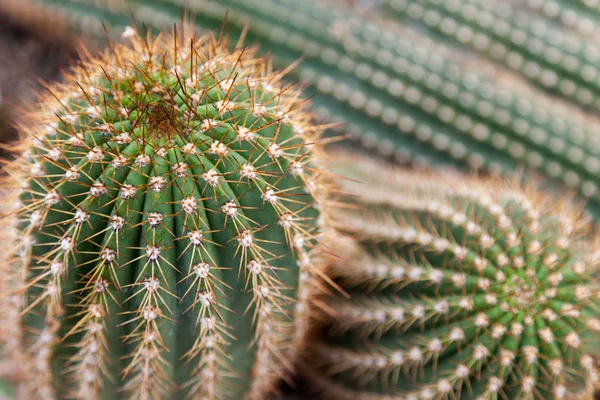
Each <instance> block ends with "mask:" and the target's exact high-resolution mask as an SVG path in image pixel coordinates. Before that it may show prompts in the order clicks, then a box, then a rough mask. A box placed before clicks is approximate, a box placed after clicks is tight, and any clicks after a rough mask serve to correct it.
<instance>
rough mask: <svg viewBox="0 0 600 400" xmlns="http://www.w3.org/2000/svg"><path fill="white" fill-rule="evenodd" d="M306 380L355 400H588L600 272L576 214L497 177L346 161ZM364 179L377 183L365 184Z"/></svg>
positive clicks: (338, 163) (338, 167)
mask: <svg viewBox="0 0 600 400" xmlns="http://www.w3.org/2000/svg"><path fill="white" fill-rule="evenodd" d="M333 164H334V165H333V169H334V171H338V172H339V173H340V174H341V175H343V176H345V177H349V178H351V179H348V180H346V181H342V183H341V186H342V190H343V191H344V192H346V193H347V194H348V195H349V196H350V197H349V198H348V200H349V201H350V202H351V203H353V204H355V205H356V207H350V208H349V207H344V208H340V209H339V210H337V211H335V212H334V217H333V218H334V220H335V226H336V228H337V229H339V231H340V232H341V233H342V236H340V237H336V238H335V239H334V241H332V243H333V246H334V253H335V254H339V255H341V256H340V258H339V259H333V260H332V262H331V265H330V269H329V270H330V274H331V276H332V277H333V278H334V279H335V281H336V283H338V284H339V285H340V286H341V287H342V288H343V289H344V291H346V292H347V293H348V294H349V295H350V297H349V299H348V298H347V297H344V296H341V295H336V296H334V298H332V299H330V298H328V297H326V298H325V299H323V300H322V301H323V302H326V303H327V305H328V309H329V310H333V311H332V312H329V313H318V314H317V315H316V317H315V319H316V321H317V323H316V327H315V330H316V331H318V332H322V333H323V335H324V338H323V339H318V338H316V339H315V340H314V343H313V342H308V343H309V351H308V353H309V355H308V356H307V357H308V365H310V366H312V367H314V366H315V365H316V366H317V370H316V372H312V373H311V372H310V371H308V374H309V375H311V376H312V377H313V381H314V383H315V384H316V385H317V386H319V387H321V389H323V391H324V392H325V393H326V394H327V395H328V396H329V397H327V398H340V399H341V398H345V399H348V398H350V399H353V398H357V399H358V398H360V399H371V398H372V399H388V398H394V399H395V398H397V399H434V398H435V399H446V398H448V399H453V398H466V399H470V398H473V399H495V398H510V399H543V398H552V399H565V398H572V399H581V398H588V397H589V398H591V393H592V392H593V387H594V384H595V382H596V381H597V373H596V369H595V368H596V366H595V361H594V358H593V357H595V356H597V354H598V351H599V350H600V348H599V346H598V339H597V338H598V332H599V331H600V319H599V318H598V315H599V313H598V312H599V309H598V305H599V304H600V290H599V287H598V284H597V283H596V282H595V280H594V278H593V276H592V273H593V272H594V271H596V270H597V267H598V262H599V260H598V254H597V253H596V252H595V251H593V248H594V243H591V242H589V241H588V238H587V237H586V236H585V234H586V229H587V228H586V227H585V224H586V220H585V219H584V218H582V215H581V209H580V206H578V205H574V204H571V203H570V202H568V201H562V200H556V199H551V198H550V199H549V198H547V197H545V196H544V195H543V194H541V193H539V192H536V191H533V190H531V189H527V188H521V187H520V186H519V185H517V184H514V183H508V182H503V181H499V180H498V179H487V180H482V179H479V178H465V177H461V176H460V175H457V174H451V173H435V174H434V173H426V172H425V173H423V172H415V171H402V170H397V171H388V170H386V169H385V167H384V166H383V165H382V164H380V163H377V162H374V161H367V160H363V161H359V162H357V161H356V157H355V156H354V157H347V158H344V157H341V158H338V159H335V160H334V161H333ZM367 178H368V179H367Z"/></svg>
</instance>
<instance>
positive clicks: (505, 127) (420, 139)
mask: <svg viewBox="0 0 600 400" xmlns="http://www.w3.org/2000/svg"><path fill="white" fill-rule="evenodd" d="M390 1H391V0H390ZM44 3H46V4H50V5H52V6H53V7H55V8H56V9H58V10H61V12H63V13H64V14H65V15H66V16H67V17H71V18H72V19H73V21H74V22H75V23H81V21H82V18H83V17H85V21H86V23H85V26H94V27H96V28H97V27H99V26H100V22H99V21H104V22H106V24H107V25H108V26H109V28H110V27H111V26H112V27H115V28H116V30H117V31H120V30H121V26H122V25H123V24H126V23H128V22H129V12H131V13H133V14H134V15H135V16H136V18H137V20H138V21H143V22H144V23H145V24H149V25H150V26H152V27H162V26H168V25H170V24H172V23H174V22H176V21H179V20H180V19H181V16H182V14H183V12H184V10H185V9H186V7H187V10H188V11H190V13H191V14H192V15H194V18H193V21H192V22H193V23H194V24H195V26H196V27H197V28H198V29H200V30H206V29H220V28H221V26H222V21H223V18H224V17H225V15H227V24H226V29H227V31H228V32H229V33H230V34H231V35H232V36H234V37H235V36H239V35H241V34H242V32H243V29H244V27H245V26H246V24H248V23H249V26H248V27H249V29H248V33H247V34H248V40H250V41H252V42H256V43H259V44H260V46H261V48H262V49H263V50H264V51H270V53H271V54H272V55H273V58H274V60H275V62H276V63H278V65H289V64H290V63H292V62H295V61H296V60H298V59H300V58H302V62H301V63H300V64H299V66H298V68H296V69H295V70H294V71H293V72H292V73H291V74H290V78H295V79H298V80H301V81H302V82H304V83H306V84H307V89H306V90H307V92H308V94H313V93H316V95H315V96H314V99H313V104H314V107H315V112H316V113H317V114H318V115H319V116H322V117H324V118H326V119H327V120H328V121H331V122H343V123H344V124H343V125H342V126H343V129H344V131H343V132H344V133H347V134H348V135H349V136H350V137H351V138H352V139H353V140H351V141H350V142H349V143H351V144H353V145H354V146H355V147H362V148H365V149H367V150H369V151H374V152H376V153H377V154H379V155H382V156H385V157H389V158H394V159H395V160H396V161H399V162H402V163H412V164H413V165H417V166H421V165H430V164H440V165H453V166H459V167H463V168H464V167H466V168H477V169H481V170H484V171H487V172H492V173H502V174H506V173H511V172H512V171H514V170H515V169H516V168H518V167H521V166H525V167H528V169H527V170H528V171H529V170H535V171H538V172H539V173H540V174H541V175H543V176H545V177H546V178H548V180H549V182H554V183H555V184H557V186H566V187H568V188H570V189H573V190H576V191H578V192H579V194H580V195H582V196H584V197H586V198H589V199H590V201H589V202H588V203H587V204H588V206H587V207H588V210H590V211H591V212H592V213H593V215H595V216H597V215H599V213H600V211H599V209H598V207H599V206H600V193H599V191H598V181H597V174H598V171H599V170H600V160H598V158H597V155H596V153H597V149H598V148H599V146H600V143H599V140H598V137H600V136H599V133H600V124H599V123H598V121H597V119H596V118H595V117H593V116H591V115H589V114H588V113H587V112H586V108H587V109H589V107H592V103H593V101H595V100H590V101H587V100H586V101H585V107H579V106H578V104H579V103H577V102H575V103H573V102H572V101H571V100H569V96H570V95H572V97H574V98H579V97H581V98H585V99H588V100H589V98H590V96H592V95H590V93H592V92H593V85H592V84H591V83H589V82H588V81H587V80H586V79H588V78H589V79H591V78H590V76H593V71H592V72H591V74H592V75H590V76H588V75H589V74H588V73H587V72H586V73H585V74H584V71H583V69H584V64H585V63H584V62H583V61H582V60H584V59H585V57H587V56H586V55H585V54H587V53H590V54H592V55H593V54H595V53H594V51H595V50H594V49H595V48H596V47H595V45H594V44H593V43H591V42H590V40H589V39H587V38H585V37H583V36H582V35H570V36H569V32H570V28H568V27H561V26H559V25H557V24H554V25H552V29H550V30H551V31H555V32H556V33H552V35H559V36H561V37H563V38H564V37H567V36H568V38H569V40H568V43H567V44H565V43H564V42H561V43H562V44H561V46H562V47H560V46H559V47H560V48H556V49H555V48H554V47H549V46H550V45H551V44H548V43H546V42H545V41H543V43H542V49H546V50H548V49H550V50H552V51H550V52H551V53H556V52H557V51H558V53H559V57H562V58H561V60H562V59H563V58H564V59H565V60H567V59H569V60H571V59H572V58H575V59H576V61H574V63H575V64H576V65H577V68H575V69H573V70H572V71H571V70H570V72H569V74H567V75H568V76H567V75H565V78H564V79H563V80H570V81H573V82H576V83H577V85H578V86H577V88H579V89H577V90H575V91H573V90H571V89H569V90H567V92H566V94H564V93H562V92H561V91H560V90H561V89H560V87H559V86H560V85H559V83H556V85H554V86H552V85H550V86H552V87H550V89H552V88H554V89H553V91H552V90H550V91H546V90H539V89H538V88H537V87H536V86H535V85H529V84H528V83H527V79H529V78H528V76H527V74H525V73H524V74H521V72H519V71H520V70H519V71H517V70H511V69H510V68H508V67H506V68H503V67H502V65H498V64H497V63H496V64H494V63H492V62H490V60H489V59H487V55H488V53H486V52H479V54H480V55H481V56H478V55H477V54H475V53H474V52H473V51H471V47H470V46H471V45H472V44H473V43H475V42H473V41H470V42H469V43H466V44H465V46H463V47H458V46H455V43H446V41H445V40H440V37H439V35H431V31H429V32H423V30H422V29H420V27H421V26H420V25H419V24H407V25H405V26H400V25H399V24H398V23H397V21H395V20H394V18H390V17H389V16H388V18H383V17H382V15H383V14H385V13H386V10H388V11H389V9H386V8H385V7H383V8H382V9H381V11H382V13H381V14H382V15H378V13H377V12H376V11H378V10H379V9H378V8H377V7H373V8H374V9H373V10H369V12H367V13H361V14H360V15H359V14H357V13H355V12H354V10H352V9H351V8H348V7H344V6H343V5H341V4H337V3H336V4H337V6H336V7H332V6H331V5H330V4H329V3H322V2H320V3H319V2H315V1H310V0H308V1H303V2H297V1H292V0H265V1H262V0H251V1H241V0H226V1H219V2H217V1H214V0H203V1H201V2H184V1H180V0H160V1H152V2H148V1H142V0H139V1H130V2H123V1H105V2H94V4H93V5H92V4H91V3H90V2H89V1H83V0H78V1H75V0H69V1H60V2H56V1H53V0H45V1H44ZM401 3H402V1H401ZM421 3H423V2H422V1H421V0H415V1H409V2H405V3H403V4H409V5H413V4H414V6H413V7H421V9H423V6H422V5H420V4H421ZM433 3H435V2H433ZM433 3H432V4H433ZM385 4H388V3H385V2H384V6H385ZM423 4H424V3H423ZM427 4H429V2H427ZM435 4H437V3H435ZM461 4H462V3H461ZM493 4H494V7H496V8H500V9H504V8H505V6H504V5H503V4H504V3H501V2H493ZM561 4H562V3H561ZM440 7H442V6H440ZM565 7H566V6H565ZM471 8H473V7H471ZM469 9H470V8H469ZM494 9H495V8H494ZM523 9H524V8H523ZM423 10H424V9H423ZM491 11H493V10H488V11H486V12H491ZM520 12H522V13H525V12H526V11H520ZM528 13H529V14H527V15H528V16H531V18H532V19H533V20H536V21H538V20H540V21H541V22H540V23H543V24H550V23H553V22H552V21H548V20H546V19H545V17H542V16H540V15H538V14H537V13H534V12H532V11H528ZM388 14H389V13H388ZM425 14H427V12H426V10H425V11H422V12H421V14H419V15H425ZM438 14H440V12H438ZM365 15H368V16H369V17H368V18H365ZM394 15H395V14H392V16H394ZM427 15H429V14H427ZM436 15H437V14H436ZM494 15H495V16H494V18H493V20H494V21H496V22H498V21H499V22H498V24H501V25H502V24H504V25H506V23H507V22H506V21H505V20H506V19H509V20H510V21H511V23H513V22H514V23H515V24H516V23H517V22H519V21H521V19H522V18H521V19H519V20H518V21H517V19H516V18H512V17H511V18H509V17H505V16H503V14H502V12H499V14H498V15H496V14H494ZM423 18H424V17H423ZM503 18H504V19H503ZM396 19H397V18H396ZM513 19H514V21H513ZM93 21H95V23H93ZM538 25H539V24H536V26H538ZM453 26H454V25H453ZM544 26H545V25H544ZM415 27H416V28H417V29H413V28H415ZM465 29H466V28H465ZM465 29H461V30H460V32H463V31H464V30H465ZM519 29H520V28H519ZM536 29H537V28H536ZM548 29H549V28H548ZM548 29H546V31H548ZM95 30H98V29H95ZM471 31H472V29H471ZM471 31H469V32H471ZM514 31H515V32H517V27H515V28H514ZM454 32H455V33H456V34H457V35H458V34H459V33H460V32H459V30H458V28H457V29H455V31H454ZM511 32H512V28H511ZM509 35H510V34H509ZM536 35H537V36H536ZM536 35H534V34H533V33H532V34H531V35H529V34H528V35H526V36H525V39H524V42H522V43H521V42H520V44H519V46H520V47H519V49H517V50H518V51H519V52H520V53H519V54H521V53H523V54H525V53H526V52H528V51H529V48H530V47H533V48H537V47H539V45H538V42H540V40H541V39H540V38H539V37H538V36H539V32H537V33H536ZM479 36H481V35H479ZM479 36H477V35H475V33H473V32H471V35H470V36H469V37H471V38H472V39H473V40H474V38H475V37H479ZM490 40H491V39H490ZM507 40H509V39H507ZM572 42H575V44H573V43H572ZM477 43H479V41H477ZM486 43H487V42H486ZM490 43H491V42H490ZM504 46H505V50H506V51H505V53H506V52H508V50H507V49H508V47H510V46H509V45H508V44H505V45H504ZM536 46H537V47H536ZM544 46H545V47H544ZM565 46H566V47H565ZM497 47H498V46H491V44H489V43H488V47H487V48H488V49H489V51H492V50H491V49H492V48H494V49H496V48H497ZM585 49H591V50H589V51H588V50H585ZM513 50H514V49H512V47H511V51H513ZM517 50H514V51H517ZM574 50H577V51H580V52H583V53H585V54H583V53H582V54H580V55H576V54H571V52H572V51H574ZM494 54H495V53H494ZM503 54H504V53H503ZM506 54H508V53H506ZM544 54H545V53H544ZM578 54H579V53H578ZM525 55H528V56H530V57H533V58H532V60H533V61H523V62H522V63H521V64H522V65H524V67H523V68H524V70H527V71H529V70H533V71H534V72H535V74H534V75H535V76H532V77H531V80H533V81H535V82H538V83H539V81H540V80H541V81H544V80H545V79H546V78H545V77H546V76H547V75H548V74H550V75H551V74H555V75H556V76H559V75H560V77H562V76H563V75H564V74H562V72H560V71H558V70H556V71H555V70H554V69H553V68H554V67H553V66H552V65H546V64H547V63H546V64H544V63H543V60H542V58H543V57H544V56H543V55H539V54H537V53H536V54H530V53H527V54H525ZM483 56H486V57H483ZM579 56H581V57H579ZM507 57H508V55H507ZM521 57H522V58H523V60H525V56H524V55H521ZM535 57H537V58H535ZM577 57H579V58H577ZM513 58H514V57H513ZM580 58H581V60H580ZM491 59H492V60H496V59H497V58H494V57H492V58H491ZM511 59H512V58H511ZM536 60H537V61H536ZM528 62H529V63H533V62H535V63H537V64H536V65H538V66H540V65H542V64H543V65H544V67H543V68H542V67H540V68H533V67H532V68H533V69H532V68H529V67H526V65H525V64H527V63H528ZM561 62H562V61H561ZM565 62H566V61H565ZM569 62H570V61H569ZM586 62H587V63H588V64H589V63H590V62H591V61H589V60H588V61H586ZM521 64H519V65H521ZM559 64H560V63H559ZM527 65H528V64H527ZM557 65H558V64H557ZM561 65H562V64H561ZM558 67H560V68H562V66H560V65H559V66H557V67H556V68H558ZM519 68H521V67H519ZM590 68H591V69H592V70H595V67H594V66H593V65H592V66H591V67H590ZM590 68H586V69H585V70H586V71H588V70H590ZM517 69H518V68H517ZM546 69H547V70H548V71H550V72H548V73H546V72H547V71H546ZM545 71H546V72H545ZM578 74H579V75H582V76H579V75H578ZM583 75H586V76H587V77H588V78H584V77H583ZM589 79H588V80H589ZM593 81H594V82H595V80H593ZM538 86H539V87H542V88H547V86H548V85H544V84H540V85H538ZM563 86H564V85H563ZM566 86H569V87H571V86H572V85H570V84H567V85H566ZM580 89H581V90H580ZM581 91H584V92H585V94H584V95H580V94H579V93H580V92H581ZM588 92H589V93H588ZM548 93H550V94H553V95H552V96H549V95H548ZM593 93H595V92H593ZM594 96H595V95H593V96H592V97H594ZM594 98H595V97H594Z"/></svg>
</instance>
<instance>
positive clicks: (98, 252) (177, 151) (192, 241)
mask: <svg viewBox="0 0 600 400" xmlns="http://www.w3.org/2000/svg"><path fill="white" fill-rule="evenodd" d="M123 37H124V39H125V41H126V42H127V43H125V44H112V45H111V46H110V50H107V51H106V52H105V53H104V54H103V55H101V56H99V57H97V58H94V57H88V59H87V61H85V62H83V63H82V65H81V66H79V67H77V68H76V69H74V70H73V71H72V72H70V73H68V74H67V75H66V77H65V79H64V83H63V84H60V85H52V86H50V87H49V90H48V92H49V93H48V94H47V95H45V96H42V99H41V104H40V106H39V109H38V110H36V111H34V112H32V113H31V114H30V115H29V117H30V119H31V122H28V123H27V124H26V125H25V124H24V126H22V127H21V131H22V134H23V139H22V141H21V142H20V143H19V144H18V145H17V146H16V147H15V150H17V151H19V152H20V153H21V155H20V156H19V157H18V158H17V160H16V161H14V162H11V163H9V164H8V165H7V166H6V168H5V170H6V172H7V173H8V177H6V178H5V179H4V181H3V182H2V185H3V188H13V190H12V191H11V190H9V193H7V194H4V195H3V197H2V203H1V206H0V208H1V209H2V210H3V211H5V210H9V211H8V212H7V213H5V215H4V216H3V217H2V219H1V221H0V222H1V224H2V232H1V236H2V250H3V252H2V254H1V255H0V268H1V270H2V279H0V287H1V289H2V296H3V303H2V304H3V307H1V308H0V316H1V317H2V321H3V326H2V331H1V333H2V339H3V341H4V343H5V345H6V346H5V348H4V353H5V357H8V360H9V363H13V364H12V365H22V366H23V368H21V371H20V374H21V375H24V377H23V378H22V379H21V383H22V385H21V387H20V390H21V391H22V393H24V395H23V398H44V399H53V398H82V399H96V398H104V399H113V398H124V397H127V396H130V397H131V398H135V399H161V398H194V399H213V398H214V399H241V398H260V399H262V398H264V396H265V394H266V392H268V391H269V390H270V389H271V388H272V387H273V385H274V384H275V382H276V379H277V378H279V377H281V376H282V375H284V374H285V373H286V371H288V370H289V367H290V365H291V363H292V361H291V357H292V356H293V347H294V342H295V341H296V340H300V339H301V337H302V332H303V325H302V324H303V320H304V319H303V315H304V312H303V301H298V299H304V298H305V293H306V290H308V289H307V288H306V282H307V280H306V279H307V277H308V274H309V272H310V271H309V270H310V268H311V266H310V264H311V261H310V260H311V256H312V255H313V254H314V252H315V251H316V250H315V246H314V245H315V243H316V236H317V234H318V230H319V229H318V224H317V220H318V216H319V212H318V208H319V204H320V199H322V198H323V196H321V195H320V193H321V192H318V189H319V188H321V187H322V185H321V184H320V183H319V178H320V175H321V174H320V172H319V170H318V169H317V167H316V165H317V164H318V163H317V159H316V158H317V157H318V153H319V145H318V139H319V134H320V130H321V128H319V127H318V126H314V125H312V124H311V122H310V114H309V113H307V111H306V109H305V101H304V100H303V99H301V98H300V97H298V92H297V90H295V89H294V88H293V87H288V86H284V85H283V84H282V83H281V78H282V77H283V76H284V73H283V72H281V73H280V72H272V71H271V68H270V62H269V60H268V59H265V58H258V57H257V56H256V51H255V49H249V48H244V49H242V48H238V49H237V50H234V51H231V52H230V51H228V50H227V43H226V41H225V40H217V39H215V38H214V37H213V36H212V35H206V36H202V37H199V38H198V37H195V36H193V35H191V34H189V33H185V30H184V31H183V32H177V31H174V33H172V34H168V33H162V34H160V35H159V36H158V37H151V36H150V35H148V36H146V35H141V34H140V33H139V32H138V31H136V30H135V29H132V28H128V29H126V30H125V32H124V34H123ZM317 192H318V193H317ZM11 210H12V211H11ZM15 363H18V364H15ZM13 375H15V376H16V375H18V374H17V373H16V372H14V373H13Z"/></svg>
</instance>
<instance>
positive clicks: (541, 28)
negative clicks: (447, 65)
mask: <svg viewBox="0 0 600 400" xmlns="http://www.w3.org/2000/svg"><path fill="white" fill-rule="evenodd" d="M385 3H386V4H387V5H388V7H387V9H388V10H390V11H391V12H392V13H395V14H396V15H397V16H399V17H401V18H402V20H404V21H412V22H417V23H419V24H422V25H424V26H426V27H427V28H429V29H431V30H432V31H433V32H435V33H437V34H439V35H441V36H442V37H443V38H444V39H451V40H453V41H455V42H457V43H458V44H461V45H465V46H468V47H470V48H472V49H474V50H475V51H478V52H481V53H483V54H485V55H486V56H488V57H490V58H492V59H494V60H498V61H500V62H502V63H504V64H506V66H507V67H508V68H509V69H511V70H514V71H515V72H516V73H517V74H519V75H522V76H523V77H524V78H525V79H527V80H529V81H530V82H532V83H533V84H534V85H537V86H539V87H541V88H543V89H544V90H548V91H550V92H552V93H554V94H557V95H559V96H562V97H564V98H566V99H569V100H570V101H572V102H574V103H576V104H579V105H581V106H583V107H589V108H591V109H596V110H597V109H598V108H599V107H600V98H599V97H598V94H599V93H600V86H599V82H598V79H597V78H598V73H599V72H600V70H599V69H598V67H597V66H596V65H597V62H598V59H599V58H600V48H598V46H596V45H595V44H594V43H593V42H592V41H589V42H586V41H585V40H582V38H581V35H579V34H577V33H571V32H569V31H568V30H565V29H559V30H557V29H556V25H555V24H554V23H553V22H551V21H548V20H547V19H546V18H544V17H541V16H539V15H536V13H535V12H532V11H528V10H526V9H523V8H519V7H513V6H512V5H511V4H510V3H509V2H506V1H497V0H492V1H487V2H485V3H482V2H479V1H472V0H455V1H446V2H442V1H437V0H417V1H409V0H385ZM596 23H597V22H596ZM587 25H588V28H587V29H591V28H590V27H589V26H590V25H591V27H593V26H594V23H593V22H592V21H591V20H588V24H587Z"/></svg>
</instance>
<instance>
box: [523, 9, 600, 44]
mask: <svg viewBox="0 0 600 400" xmlns="http://www.w3.org/2000/svg"><path fill="white" fill-rule="evenodd" d="M524 5H525V6H527V8H529V9H531V10H533V11H535V12H537V13H539V14H541V15H543V16H544V17H546V18H548V19H550V20H553V21H556V22H558V23H560V24H561V25H563V26H565V27H567V28H569V29H571V30H572V31H574V32H577V33H579V34H584V35H590V36H591V35H594V34H597V32H598V23H599V22H600V8H598V3H597V2H596V1H595V0H592V1H589V0H582V1H568V0H560V1H554V0H527V1H526V2H525V4H524Z"/></svg>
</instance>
